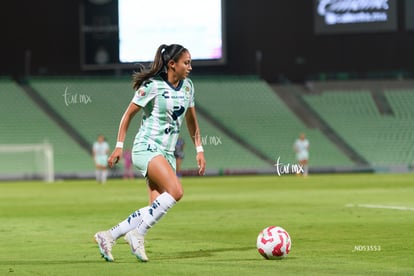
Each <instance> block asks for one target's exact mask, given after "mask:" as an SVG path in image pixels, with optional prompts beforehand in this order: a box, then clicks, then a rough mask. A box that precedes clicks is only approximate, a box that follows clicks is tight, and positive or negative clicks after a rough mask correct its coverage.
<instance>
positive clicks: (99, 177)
mask: <svg viewBox="0 0 414 276" xmlns="http://www.w3.org/2000/svg"><path fill="white" fill-rule="evenodd" d="M95 178H96V181H98V182H101V171H100V170H95Z"/></svg>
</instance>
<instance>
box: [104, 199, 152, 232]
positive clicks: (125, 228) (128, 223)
mask: <svg viewBox="0 0 414 276" xmlns="http://www.w3.org/2000/svg"><path fill="white" fill-rule="evenodd" d="M148 209H149V206H145V207H142V208H141V209H139V210H136V211H135V212H133V213H132V214H131V215H130V216H129V217H127V218H126V219H125V220H123V221H121V222H120V223H119V224H117V225H115V226H114V227H112V228H111V229H110V230H109V232H110V233H111V235H112V237H113V238H114V239H118V238H119V237H121V236H123V235H125V234H126V233H128V232H129V231H131V230H133V229H135V228H137V227H138V225H139V223H140V221H141V220H142V217H143V216H144V215H145V214H146V213H148Z"/></svg>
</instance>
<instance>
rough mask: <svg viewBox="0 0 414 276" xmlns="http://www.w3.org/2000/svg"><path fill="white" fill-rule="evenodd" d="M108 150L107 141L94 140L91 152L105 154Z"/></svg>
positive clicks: (99, 154) (96, 154)
mask: <svg viewBox="0 0 414 276" xmlns="http://www.w3.org/2000/svg"><path fill="white" fill-rule="evenodd" d="M108 150H109V145H108V143H107V142H105V141H104V142H102V143H99V142H95V143H93V152H94V153H95V156H99V157H101V156H107V154H108Z"/></svg>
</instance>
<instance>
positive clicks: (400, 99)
mask: <svg viewBox="0 0 414 276" xmlns="http://www.w3.org/2000/svg"><path fill="white" fill-rule="evenodd" d="M371 93H372V91H370V90H357V89H355V90H347V91H341V90H325V91H323V92H322V93H319V94H311V95H304V96H303V97H304V100H305V101H306V102H307V103H308V104H309V105H310V106H311V107H312V108H313V109H314V110H315V111H316V112H317V113H318V114H319V115H320V116H321V118H322V119H323V120H325V122H326V123H327V124H328V125H329V126H330V127H331V128H332V129H333V130H334V131H336V132H337V133H338V134H339V135H340V136H341V137H342V138H343V139H344V140H345V141H346V142H347V143H348V144H349V145H350V146H351V147H353V148H354V149H355V150H356V151H357V152H359V153H360V154H361V155H362V156H364V157H365V158H366V160H368V161H369V163H370V164H371V165H372V166H394V165H402V166H407V165H409V166H410V165H411V164H412V163H413V161H414V147H413V146H412V137H413V136H414V129H413V128H412V119H413V116H412V115H413V112H412V108H411V107H412V104H414V101H413V100H414V97H413V95H414V94H413V93H412V92H400V93H399V92H395V91H392V92H391V91H387V92H385V93H386V97H387V99H388V101H389V102H390V104H391V106H392V109H393V113H394V115H389V114H380V112H379V111H378V109H377V107H376V105H375V102H374V100H373V98H372V95H371Z"/></svg>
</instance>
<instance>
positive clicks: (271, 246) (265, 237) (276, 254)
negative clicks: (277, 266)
mask: <svg viewBox="0 0 414 276" xmlns="http://www.w3.org/2000/svg"><path fill="white" fill-rule="evenodd" d="M256 246H257V250H258V251H259V253H260V255H262V256H263V257H265V258H266V259H281V258H283V257H286V256H287V254H289V252H290V247H291V246H292V241H291V239H290V236H289V233H288V232H287V231H286V230H285V229H283V228H282V227H280V226H269V227H266V228H265V229H263V230H262V232H260V233H259V236H258V237H257V243H256Z"/></svg>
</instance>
